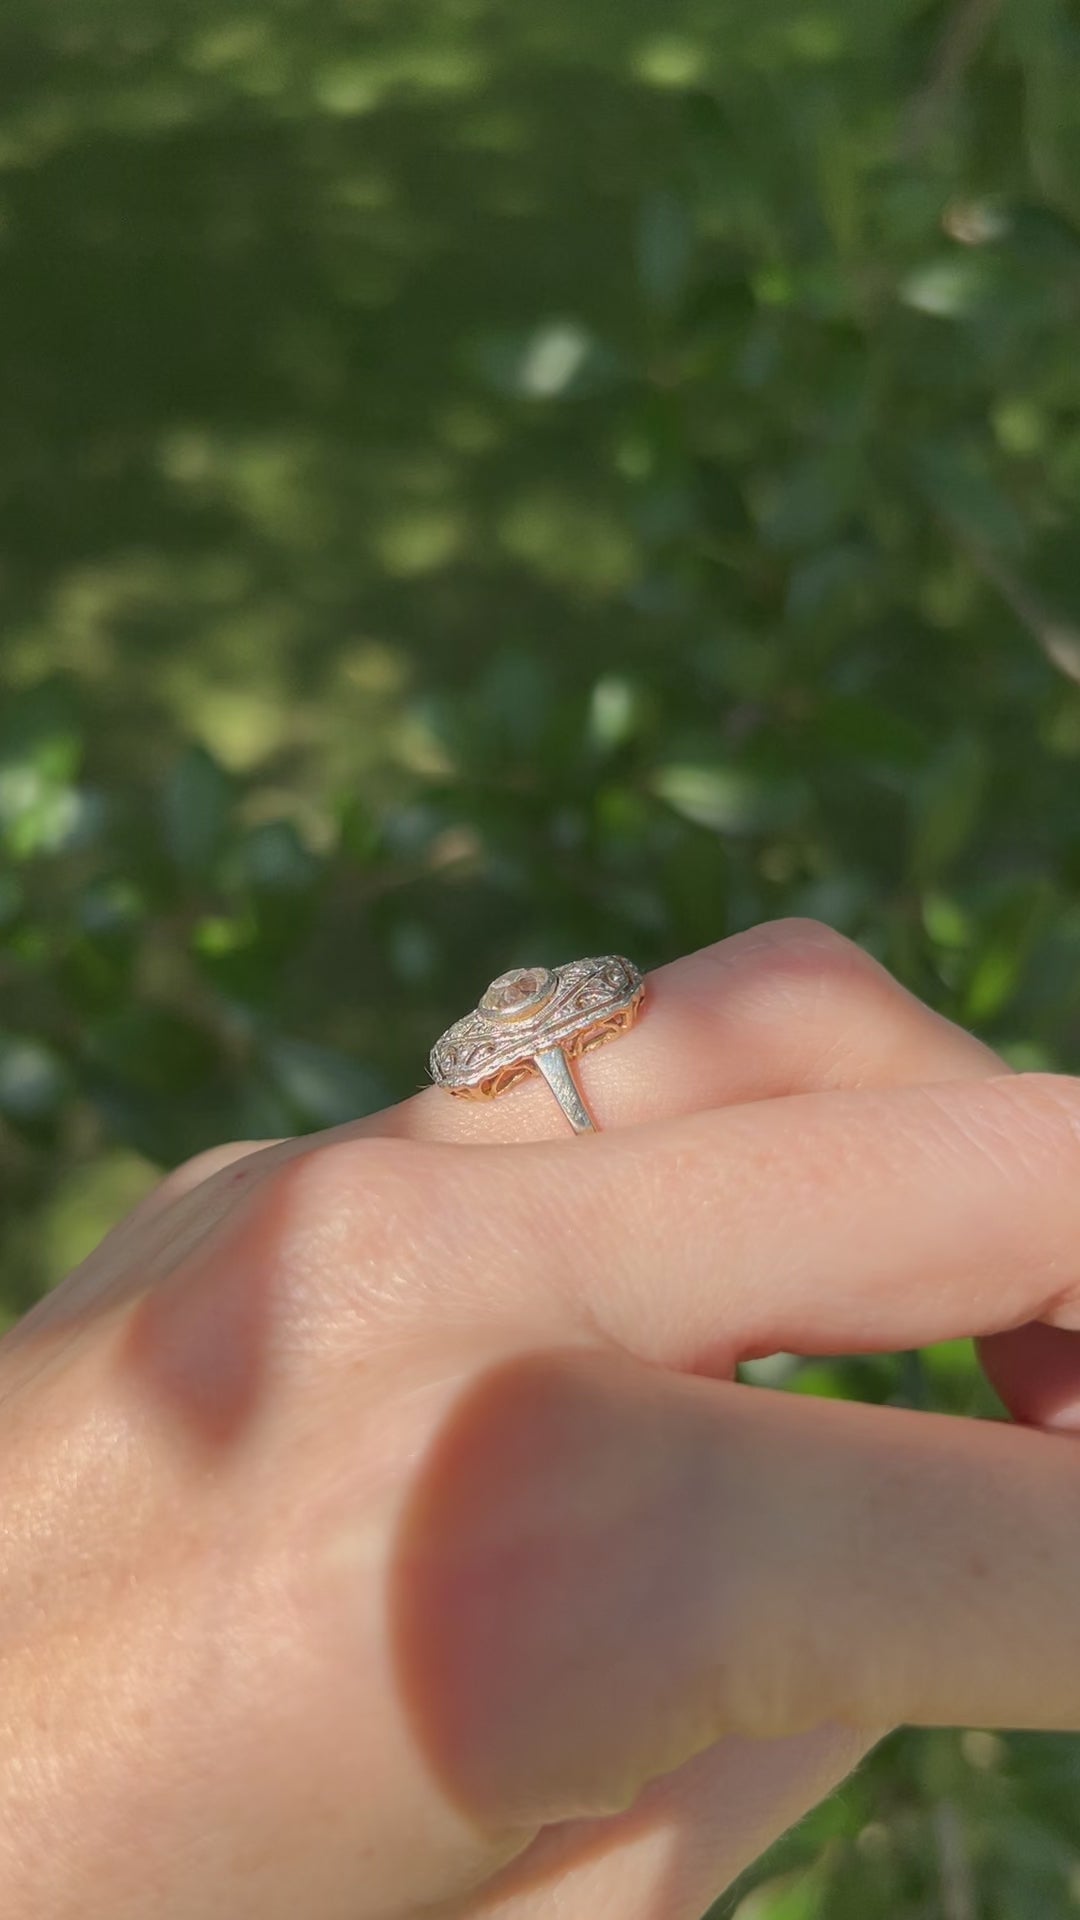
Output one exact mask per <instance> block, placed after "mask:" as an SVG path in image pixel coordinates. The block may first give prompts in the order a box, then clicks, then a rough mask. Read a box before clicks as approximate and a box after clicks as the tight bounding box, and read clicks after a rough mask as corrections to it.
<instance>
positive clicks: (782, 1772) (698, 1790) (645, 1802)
mask: <svg viewBox="0 0 1080 1920" xmlns="http://www.w3.org/2000/svg"><path fill="white" fill-rule="evenodd" d="M866 1745H867V1742H866V1740H865V1738H864V1737H863V1736H861V1735H860V1734H858V1733H855V1732H853V1731H852V1730H851V1729H850V1728H846V1727H835V1726H828V1727H816V1728H814V1729H813V1731H812V1732H810V1733H802V1734H794V1735H792V1736H790V1737H789V1738H787V1739H784V1740H745V1739H739V1738H738V1737H732V1738H731V1739H728V1740H722V1741H719V1742H718V1743H717V1744H716V1745H715V1746H713V1747H710V1748H709V1749H708V1750H707V1751H706V1752H705V1753H701V1754H697V1755H696V1756H695V1758H694V1759H693V1760H689V1761H687V1762H686V1763H685V1764H684V1765H683V1766H681V1767H678V1768H676V1770H675V1771H674V1772H673V1773H670V1774H666V1775H665V1776H663V1777H662V1778H661V1779H659V1780H654V1781H653V1782H652V1783H651V1785H649V1786H648V1787H646V1788H645V1789H644V1791H643V1792H642V1793H641V1794H640V1795H639V1796H638V1798H637V1799H636V1800H635V1802H634V1805H633V1806H632V1807H631V1808H630V1809H629V1811H628V1812H627V1813H625V1814H615V1815H611V1816H609V1817H608V1818H606V1819H598V1820H570V1821H564V1822H561V1823H560V1824H558V1825H557V1826H549V1827H546V1828H545V1829H544V1831H543V1832H542V1833H541V1834H540V1836H539V1838H538V1839H537V1840H536V1841H535V1842H534V1844H533V1845H532V1846H531V1847H530V1848H529V1849H528V1850H527V1852H526V1853H524V1854H523V1855H522V1856H521V1857H520V1858H519V1859H517V1860H515V1861H514V1862H513V1864H512V1865H511V1866H509V1867H507V1868H505V1869H504V1871H503V1872H502V1873H500V1874H498V1875H497V1876H496V1878H495V1880H494V1881H493V1883H492V1884H491V1885H490V1886H489V1888H488V1889H487V1890H486V1892H485V1896H484V1900H483V1905H482V1907H481V1909H480V1911H481V1912H482V1913H483V1915H484V1920H552V1916H554V1915H567V1916H575V1920H576V1917H577V1916H580V1917H581V1920H595V1916H601V1915H602V1916H605V1920H607V1917H609V1916H610V1920H615V1916H618V1920H700V1916H701V1915H702V1914H703V1913H704V1912H705V1910H706V1908H709V1907H711V1905H712V1902H713V1901H714V1900H715V1899H716V1897H717V1895H718V1894H719V1893H721V1892H722V1891H723V1889H724V1888H725V1887H727V1886H729V1885H730V1884H731V1882H732V1881H733V1880H734V1879H735V1878H736V1877H737V1875H738V1874H740V1873H741V1872H742V1871H743V1869H744V1868H745V1867H748V1866H749V1865H750V1863H751V1862H752V1861H754V1860H756V1859H757V1858H758V1857H759V1855H761V1854H762V1853H764V1852H765V1850H766V1848H767V1847H768V1846H769V1845H770V1844H771V1843H772V1842H773V1841H774V1840H775V1839H776V1838H777V1837H778V1835H779V1834H780V1833H782V1832H783V1831H784V1830H785V1829H786V1828H788V1827H790V1826H792V1825H793V1824H794V1822H795V1821H796V1820H798V1819H800V1818H801V1817H802V1815H803V1814H805V1813H807V1812H808V1811H809V1809H810V1808H811V1807H812V1806H814V1805H815V1804H816V1803H817V1802H818V1801H819V1800H822V1799H824V1797H825V1795H826V1794H827V1793H829V1792H831V1791H832V1789H833V1788H834V1787H836V1786H838V1785H839V1783H840V1781H841V1780H842V1779H844V1777H845V1776H846V1775H847V1774H849V1773H850V1772H851V1770H852V1768H853V1767H854V1766H855V1765H856V1764H857V1763H858V1761H859V1760H860V1759H861V1758H862V1756H863V1754H864V1752H865V1750H866Z"/></svg>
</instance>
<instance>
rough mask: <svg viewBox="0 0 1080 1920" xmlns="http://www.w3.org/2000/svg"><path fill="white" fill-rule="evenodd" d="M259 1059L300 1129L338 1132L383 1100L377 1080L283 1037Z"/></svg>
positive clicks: (324, 1050)
mask: <svg viewBox="0 0 1080 1920" xmlns="http://www.w3.org/2000/svg"><path fill="white" fill-rule="evenodd" d="M262 1059H263V1061H264V1063H265V1065H266V1068H267V1070H268V1073H269V1076H270V1079H271V1081H272V1083H273V1085H274V1086H275V1087H276V1088H277V1090H278V1091H279V1093H281V1095H282V1096H283V1097H284V1099H285V1100H287V1101H288V1103H289V1106H290V1107H291V1109H292V1111H293V1114H294V1117H295V1122H296V1124H297V1125H298V1126H301V1127H336V1126H340V1125H342V1124H343V1123H344V1122H345V1121H346V1120H355V1119H358V1118H359V1117H360V1116H361V1115H362V1114H365V1113H373V1112H374V1111H375V1110H376V1108H378V1107H380V1106H382V1105H383V1104H384V1103H385V1101H386V1098H387V1093H386V1088H385V1086H384V1085H383V1082H382V1081H381V1079H380V1078H379V1076H378V1075H377V1074H376V1073H374V1072H372V1070H371V1069H370V1068H369V1067H366V1066H363V1065H361V1063H360V1062H359V1061H356V1060H350V1059H349V1058H348V1056H347V1055H346V1054H343V1053H338V1052H336V1051H335V1050H334V1049H333V1048H331V1047H320V1046H315V1045H313V1044H312V1043H311V1042H310V1041H307V1040H290V1039H287V1038H285V1037H284V1036H283V1035H277V1036H274V1037H273V1038H271V1039H269V1040H268V1041H267V1042H266V1043H265V1045H264V1047H263V1049H262Z"/></svg>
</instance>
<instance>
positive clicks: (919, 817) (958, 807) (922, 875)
mask: <svg viewBox="0 0 1080 1920" xmlns="http://www.w3.org/2000/svg"><path fill="white" fill-rule="evenodd" d="M987 772H988V756H987V751H986V747H985V744H984V743H983V741H982V740H981V739H979V737H978V736H977V735H975V734H971V733H963V734H957V735H954V737H953V739H952V740H950V741H949V742H948V744H947V745H946V746H945V747H943V748H942V750H941V751H940V752H939V753H938V754H937V755H935V757H934V759H933V760H932V761H931V763H930V765H929V766H928V767H927V768H926V770H925V772H924V773H923V774H922V775H921V777H920V779H919V781H918V782H917V784H916V786H915V789H914V792H913V794H912V825H911V847H910V855H909V864H910V868H911V874H912V878H913V879H914V880H915V881H916V883H917V884H918V885H919V886H929V885H931V884H933V883H935V882H938V881H940V880H941V879H942V878H943V877H944V875H945V874H947V873H948V871H949V869H950V868H951V867H952V866H953V865H954V864H955V862H956V861H957V860H958V859H959V857H960V855H961V854H962V853H963V852H964V849H965V848H966V847H967V845H968V844H969V842H970V840H971V839H972V836H973V835H974V833H975V830H976V827H977V826H978V823H979V814H980V810H981V808H982V804H983V798H984V795H985V792H986V783H987Z"/></svg>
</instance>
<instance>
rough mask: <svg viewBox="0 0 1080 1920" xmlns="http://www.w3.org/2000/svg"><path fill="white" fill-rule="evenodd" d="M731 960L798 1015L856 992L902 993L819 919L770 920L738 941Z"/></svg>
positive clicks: (866, 956)
mask: <svg viewBox="0 0 1080 1920" xmlns="http://www.w3.org/2000/svg"><path fill="white" fill-rule="evenodd" d="M733 958H734V959H735V960H737V961H739V962H741V963H743V964H745V965H747V966H748V967H749V968H750V969H751V970H752V974H753V977H754V980H755V984H756V986H757V988H758V990H759V991H761V992H763V993H765V994H767V995H769V996H771V997H772V998H774V999H775V1000H777V1001H779V1002H782V1004H783V1005H784V1006H785V1007H786V1008H789V1009H790V1008H795V1009H796V1010H797V1011H800V1012H802V1011H805V1010H807V1009H810V1008H814V1007H821V1006H822V1005H826V1004H831V1003H832V1002H833V1001H834V1000H835V999H838V998H840V997H844V998H850V996H851V995H853V994H858V995H859V996H861V997H862V998H865V997H867V996H868V995H871V994H872V995H875V996H880V995H882V994H892V993H898V992H899V991H900V989H899V988H898V987H897V985H896V983H895V981H894V980H893V979H892V976H891V975H890V974H889V973H887V972H886V970H885V968H884V967H882V966H881V965H880V964H879V962H878V961H877V960H875V959H873V958H872V956H871V955H870V954H868V953H867V952H866V951H865V950H864V948H862V947H860V946H857V945H856V944H855V942H854V940H849V939H848V938H847V937H846V935H844V934H842V933H837V931H836V930H835V928H833V927H830V926H827V925H826V924H825V923H824V922H823V921H818V920H809V919H802V918H791V919H785V920H774V921H768V922H766V923H765V924H764V925H763V926H760V927H755V928H754V929H753V930H752V931H751V932H750V933H749V934H748V935H746V936H745V938H744V939H743V940H742V941H740V942H739V950H738V952H736V953H735V954H733Z"/></svg>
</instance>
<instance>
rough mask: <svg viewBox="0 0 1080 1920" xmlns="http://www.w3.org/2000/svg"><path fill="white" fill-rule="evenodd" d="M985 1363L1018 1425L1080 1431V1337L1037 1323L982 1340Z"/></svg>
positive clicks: (1062, 1328) (997, 1390)
mask: <svg viewBox="0 0 1080 1920" xmlns="http://www.w3.org/2000/svg"><path fill="white" fill-rule="evenodd" d="M979 1358H980V1360H981V1361H982V1364H983V1367H984V1368H985V1370H986V1374H987V1377H988V1379H989V1381H990V1384H991V1386H992V1387H994V1388H995V1390H996V1392H997V1393H998V1394H999V1396H1000V1398H1001V1399H1002V1400H1003V1401H1004V1402H1005V1405H1006V1406H1007V1407H1008V1409H1009V1412H1010V1413H1011V1414H1012V1415H1013V1417H1014V1419H1016V1420H1021V1421H1023V1422H1024V1423H1025V1425H1028V1426H1033V1427H1048V1428H1050V1429H1055V1430H1059V1431H1061V1432H1063V1433H1075V1432H1077V1431H1078V1430H1080V1333H1076V1332H1070V1331H1069V1330H1068V1329H1067V1328H1064V1327H1047V1326H1042V1325H1040V1324H1038V1323H1037V1322H1036V1323H1034V1324H1032V1325H1030V1326H1025V1327H1017V1328H1016V1329H1015V1331H1013V1332H1011V1333H999V1334H992V1335H990V1336H989V1337H988V1338H987V1339H985V1340H981V1341H980V1342H979Z"/></svg>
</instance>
